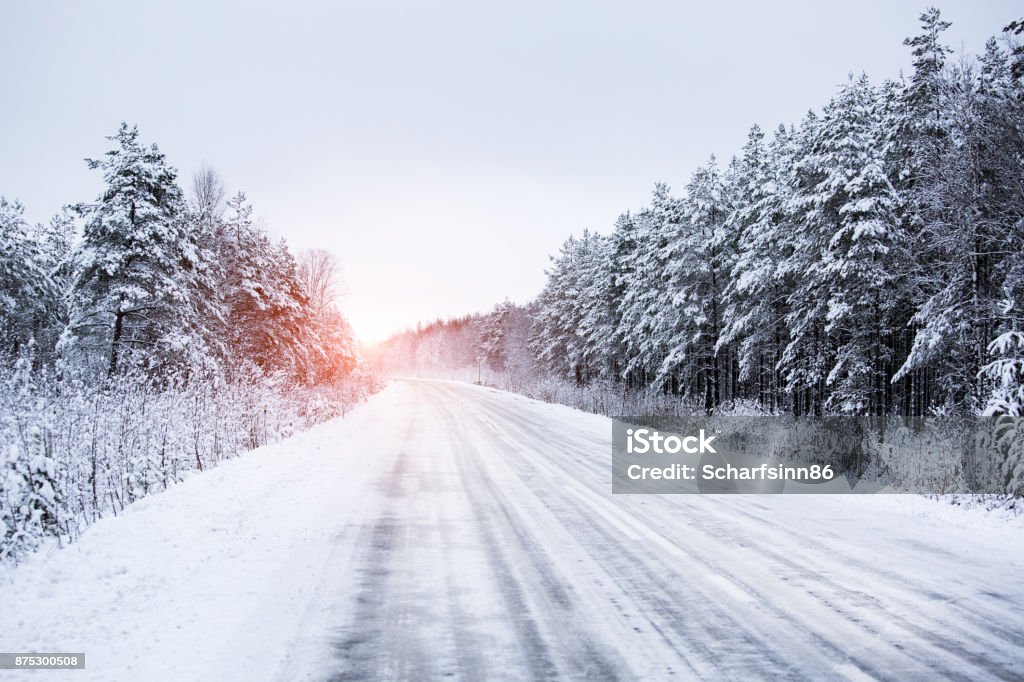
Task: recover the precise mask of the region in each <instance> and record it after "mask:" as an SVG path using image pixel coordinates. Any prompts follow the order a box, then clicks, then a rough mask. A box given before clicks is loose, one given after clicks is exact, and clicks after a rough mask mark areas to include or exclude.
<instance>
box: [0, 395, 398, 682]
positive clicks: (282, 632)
mask: <svg viewBox="0 0 1024 682" xmlns="http://www.w3.org/2000/svg"><path fill="white" fill-rule="evenodd" d="M392 398H393V392H392V391H385V392H383V394H378V395H376V396H373V397H371V398H370V400H369V403H367V404H364V405H361V406H359V407H358V408H356V409H355V410H354V411H352V412H351V413H350V414H349V415H348V416H347V417H346V418H345V419H334V420H332V421H329V422H326V423H324V424H321V425H318V426H315V427H313V428H311V429H309V430H307V431H304V432H302V433H299V434H297V435H296V436H294V437H292V438H290V439H287V440H285V441H281V442H278V443H275V444H273V445H268V446H265V447H261V448H259V449H257V450H254V451H252V452H250V453H248V454H246V455H244V456H242V457H239V458H237V459H233V460H230V461H227V462H224V463H223V464H222V465H221V466H219V467H217V468H216V469H214V470H210V471H207V472H204V473H202V474H197V475H192V476H190V477H189V478H188V479H187V480H186V481H184V482H183V483H181V484H179V485H177V486H175V487H174V488H172V489H170V490H168V491H166V492H163V493H160V494H157V495H154V496H152V497H149V498H146V499H143V500H141V501H139V502H137V503H135V504H133V505H131V506H130V507H128V508H127V509H126V510H125V512H124V513H123V514H122V515H121V516H119V517H117V518H114V517H108V518H105V519H102V520H100V521H99V522H97V523H96V524H95V525H94V526H93V527H91V528H90V529H88V530H87V532H86V533H85V534H84V535H83V537H82V539H81V540H80V542H78V543H75V544H73V545H71V546H70V547H67V548H65V549H63V550H56V551H49V552H41V553H39V554H37V555H35V556H33V557H31V558H30V559H29V561H27V562H25V563H24V564H22V565H21V566H18V567H16V568H7V569H4V570H3V571H2V572H0V603H2V604H3V608H2V609H0V650H2V651H8V652H53V651H66V652H84V653H85V654H86V670H85V675H82V673H81V671H74V672H61V673H57V672H50V673H38V672H36V673H32V676H33V679H39V678H40V676H41V675H42V676H45V675H49V676H52V677H55V678H56V677H58V676H61V677H65V676H74V678H75V679H97V680H127V679H144V680H161V679H208V678H209V677H208V675H209V672H210V671H211V670H213V669H218V668H220V669H223V668H224V667H225V666H227V667H228V668H229V669H230V670H232V671H234V676H235V677H237V678H238V679H252V678H253V677H260V678H262V677H266V676H267V673H268V671H270V670H274V669H275V668H276V667H277V666H278V664H279V663H280V661H281V660H282V659H283V658H284V655H285V652H286V650H287V647H288V641H289V635H290V633H292V632H294V631H295V630H296V628H297V621H298V620H299V619H300V618H301V616H302V613H303V612H304V610H305V608H306V605H307V603H308V601H309V600H310V598H311V597H312V596H313V594H312V592H313V590H315V589H316V587H317V585H318V584H319V583H320V579H319V578H320V576H319V572H320V571H321V570H322V568H323V566H324V562H325V557H326V556H327V554H328V552H329V551H330V550H331V548H332V542H331V540H332V537H333V536H334V535H335V534H336V533H337V532H338V526H339V525H340V524H343V523H344V522H345V519H346V517H347V516H348V515H349V514H348V513H347V512H348V510H349V509H350V508H351V506H352V505H355V504H358V502H359V495H360V494H362V493H364V492H366V491H367V490H369V489H370V488H371V486H369V485H367V481H366V477H367V476H368V475H369V473H370V472H371V469H370V467H369V464H368V463H367V462H366V461H365V460H363V459H361V458H360V456H359V455H360V453H361V452H362V451H363V450H365V449H366V445H367V443H366V442H365V439H366V438H370V437H372V435H373V434H374V433H375V432H379V431H380V429H375V428H370V427H371V425H373V424H374V423H375V422H376V421H377V420H379V419H381V415H383V414H386V413H387V411H388V410H387V407H386V403H388V402H389V400H391V399H392ZM240 633H245V634H246V635H248V636H252V637H256V638H257V639H256V640H255V641H258V642H259V645H258V646H255V647H254V646H250V644H251V642H250V643H246V642H239V641H237V640H238V637H239V635H240ZM25 676H26V673H23V672H12V671H0V679H24V678H25Z"/></svg>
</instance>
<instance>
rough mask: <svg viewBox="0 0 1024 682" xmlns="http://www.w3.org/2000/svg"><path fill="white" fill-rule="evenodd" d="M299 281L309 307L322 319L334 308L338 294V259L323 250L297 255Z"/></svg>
mask: <svg viewBox="0 0 1024 682" xmlns="http://www.w3.org/2000/svg"><path fill="white" fill-rule="evenodd" d="M298 260H299V281H301V282H302V286H303V287H304V288H305V290H306V295H307V296H309V304H310V307H312V308H313V310H314V311H315V313H316V315H317V316H318V317H320V318H321V319H323V318H324V317H326V315H327V314H328V313H329V312H330V311H331V309H332V308H333V307H334V304H335V303H336V302H337V300H338V296H339V294H340V293H341V292H340V281H339V280H340V267H339V265H338V259H337V258H335V257H334V255H333V254H331V253H329V252H327V251H324V250H323V249H307V250H305V251H302V252H300V253H299V258H298Z"/></svg>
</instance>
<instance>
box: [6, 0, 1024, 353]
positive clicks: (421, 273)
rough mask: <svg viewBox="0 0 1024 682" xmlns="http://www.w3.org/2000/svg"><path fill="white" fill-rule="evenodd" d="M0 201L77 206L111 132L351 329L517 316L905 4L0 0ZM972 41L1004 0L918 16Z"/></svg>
mask: <svg viewBox="0 0 1024 682" xmlns="http://www.w3.org/2000/svg"><path fill="white" fill-rule="evenodd" d="M0 2H2V4H0V31H2V36H0V63H2V64H3V67H2V68H0V131H2V132H0V194H2V195H4V196H7V197H8V198H19V199H21V200H22V202H23V203H24V204H25V205H26V213H27V216H28V218H29V219H30V220H32V221H41V220H45V219H46V218H47V217H48V216H49V215H50V214H52V213H53V212H55V211H56V210H57V209H58V208H59V207H60V206H61V205H62V204H65V203H72V202H76V201H82V200H88V199H90V198H92V197H94V196H95V195H96V193H97V191H98V189H99V178H98V177H97V174H96V173H95V172H90V171H89V170H88V169H87V168H86V166H85V164H84V163H83V161H82V159H83V158H84V157H87V156H99V155H101V154H102V153H103V152H104V151H105V150H106V149H107V144H108V143H107V142H106V141H105V140H104V139H103V136H104V135H109V134H112V133H113V132H115V131H116V129H117V126H118V124H119V122H120V121H121V120H126V121H128V122H129V123H136V124H138V125H139V128H140V131H141V134H142V137H143V139H144V140H145V141H147V142H157V143H158V144H159V146H160V148H161V149H162V150H163V151H164V152H165V153H166V154H167V156H168V158H169V160H170V161H171V163H173V164H174V165H175V166H176V167H177V168H178V169H179V171H180V173H181V179H182V184H183V185H185V186H187V185H188V180H189V178H190V176H191V174H192V172H193V171H194V170H195V169H196V168H197V167H198V166H199V165H200V164H203V163H207V164H209V165H211V166H212V167H214V168H215V169H217V170H218V171H219V172H220V174H221V175H222V176H223V178H224V180H225V182H226V184H227V186H228V188H229V190H231V191H234V190H236V189H243V190H245V191H246V192H247V194H248V195H249V198H250V199H251V200H252V202H253V204H254V205H255V210H256V214H257V215H258V216H260V217H262V218H263V219H265V220H266V222H267V224H268V225H269V227H270V228H271V229H272V231H273V232H274V233H276V234H279V235H282V236H284V237H286V238H287V239H288V241H289V243H290V244H291V245H292V246H293V247H295V248H297V249H298V248H307V247H319V248H324V249H327V250H330V251H332V252H333V253H335V254H336V255H337V256H338V257H339V259H340V260H341V262H342V263H343V266H344V271H345V275H344V276H345V284H346V288H347V293H346V296H345V299H344V302H343V303H344V309H345V312H346V313H347V314H348V316H349V317H350V319H351V320H352V322H353V325H354V326H355V329H356V331H357V333H359V334H360V336H361V337H362V338H364V339H365V340H374V339H379V338H381V337H383V336H386V335H387V334H388V333H390V332H392V331H394V330H398V329H401V328H402V327H405V326H408V325H412V324H415V323H416V321H417V320H428V319H432V318H435V317H439V316H449V315H457V314H461V313H465V312H471V311H476V310H486V309H489V308H490V307H491V306H492V305H493V304H494V303H495V302H497V301H500V300H502V299H504V298H506V297H508V298H510V299H512V300H514V301H519V302H525V301H527V300H529V299H530V298H532V297H533V296H534V295H536V294H537V293H538V291H539V290H540V287H541V286H542V284H543V278H544V274H543V270H544V268H545V266H546V265H547V262H548V260H547V256H548V254H550V253H553V252H554V251H555V250H557V248H558V246H559V244H560V243H561V242H562V241H563V240H564V239H565V238H566V237H567V236H568V235H569V234H572V233H577V234H578V233H579V232H581V231H582V229H583V228H585V227H589V228H592V229H596V230H598V231H602V232H607V231H608V230H609V229H610V228H611V226H612V223H613V222H614V220H615V217H616V216H617V215H618V214H619V213H621V212H622V211H624V210H626V209H632V208H637V207H639V206H642V205H643V204H644V203H645V202H646V200H647V198H648V195H649V193H650V190H651V188H652V186H653V184H654V183H655V182H656V181H659V180H660V181H665V182H668V183H669V184H670V185H671V186H673V187H675V188H681V187H682V186H683V185H684V183H685V182H686V180H687V178H688V176H689V174H690V172H691V171H692V170H693V169H694V168H695V167H696V166H697V165H699V164H701V163H703V162H704V161H705V160H706V159H707V157H708V155H709V154H711V153H715V154H716V155H717V156H718V157H719V158H720V159H723V160H726V159H728V157H729V156H731V155H732V154H733V153H735V152H736V151H737V150H738V149H739V147H740V146H741V145H742V143H743V140H744V137H745V135H746V131H747V129H748V128H749V127H750V125H751V124H752V123H755V122H757V123H759V124H761V125H762V126H763V127H766V128H768V129H771V128H774V127H775V126H776V125H778V123H780V122H792V121H796V120H798V119H799V118H801V117H802V115H803V114H804V112H805V111H806V110H807V109H808V108H811V107H815V108H817V107H820V106H821V105H822V104H823V103H824V102H825V101H826V100H827V98H828V97H829V96H830V95H831V94H832V93H833V92H834V91H835V88H836V87H837V86H838V85H839V84H840V83H841V82H843V81H844V80H845V79H846V76H847V74H848V73H849V72H851V71H857V72H860V71H866V72H867V73H868V74H869V75H870V76H871V77H872V79H873V80H876V81H880V80H882V79H884V78H886V77H894V76H896V75H897V74H898V73H899V72H900V70H901V69H904V70H905V69H907V67H908V66H909V57H908V50H907V48H906V47H904V46H903V45H902V39H903V38H904V37H905V36H907V35H911V34H914V33H916V31H917V16H918V14H919V13H920V11H921V10H922V9H923V8H924V6H925V5H924V4H923V3H922V4H920V5H919V4H916V3H911V2H896V1H894V0H859V1H857V2H804V3H801V2H749V3H733V2H724V1H717V2H703V3H688V2H681V1H680V2H663V3H657V2H636V1H631V2H618V3H602V2H594V1H592V0H590V1H583V2H571V3H570V2H566V3H557V2H550V1H548V2H539V3H533V2H523V1H522V0H516V1H515V2H505V3H501V5H500V6H499V4H498V3H488V2H480V1H479V0H477V1H475V2H467V3H432V2H403V3H395V2H382V1H379V0H376V1H368V2H359V3H352V2H323V3H303V2H296V1H294V0H289V1H280V2H276V3H270V4H260V3H255V2H245V3H237V4H230V3H212V2H209V0H202V1H198V2H193V1H185V0H176V1H175V2H163V3H142V2H125V3H115V2H103V3H100V2H87V1H82V0H79V1H77V2H67V3H57V2H14V1H13V0H0ZM938 6H939V7H940V8H941V9H942V10H943V13H944V16H945V18H946V19H948V20H950V21H952V22H953V27H952V28H951V29H950V30H949V31H948V32H947V42H948V43H949V44H951V45H952V46H954V47H955V48H956V49H958V50H959V49H965V50H967V51H970V52H977V51H979V50H980V49H981V48H982V46H983V44H984V41H985V39H986V38H987V37H988V36H990V35H993V34H995V33H998V32H999V31H1000V29H1001V28H1002V27H1003V26H1004V25H1005V24H1006V23H1008V22H1009V21H1010V20H1012V19H1014V18H1016V17H1017V16H1018V15H1021V14H1024V12H1022V11H1021V9H1020V7H1019V5H1017V3H1015V2H995V1H990V2H985V1H983V0H970V1H961V0H957V1H955V2H953V1H944V2H940V3H938Z"/></svg>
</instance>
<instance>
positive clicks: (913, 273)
mask: <svg viewBox="0 0 1024 682" xmlns="http://www.w3.org/2000/svg"><path fill="white" fill-rule="evenodd" d="M948 26H949V23H947V22H945V21H943V20H942V18H941V16H940V14H939V12H938V11H937V10H934V9H931V10H928V11H927V12H925V13H924V14H923V15H922V16H921V33H920V34H918V35H917V36H914V37H912V38H909V39H907V40H906V45H907V46H908V47H910V49H911V51H912V54H913V72H912V73H911V74H910V76H909V77H907V78H903V79H901V80H897V81H886V82H884V83H882V84H881V85H877V86H876V85H873V84H872V83H871V82H870V81H869V80H868V78H867V77H866V76H851V77H850V79H849V80H848V82H846V83H845V84H844V85H843V86H842V87H841V88H840V89H839V92H838V93H837V94H836V95H835V96H834V97H833V98H832V99H831V100H830V101H829V102H828V103H827V104H826V105H825V106H824V107H823V108H822V109H821V111H820V112H816V111H811V112H809V113H808V114H807V116H806V117H805V118H804V119H803V120H802V121H801V122H800V123H799V124H798V125H791V126H779V127H778V128H777V129H776V130H775V131H774V133H773V134H772V135H766V134H765V133H764V131H762V129H761V128H759V127H758V126H754V127H753V128H751V130H750V133H749V135H748V137H747V141H746V144H745V145H744V146H743V148H742V150H741V152H740V153H739V154H738V155H736V156H734V157H733V158H732V159H731V160H730V161H729V162H728V163H727V164H725V165H724V167H723V166H721V165H720V164H719V163H717V161H716V160H715V159H714V158H712V159H711V160H710V161H709V162H708V163H707V164H706V165H704V166H702V167H701V168H698V169H697V170H696V171H695V172H694V173H693V175H692V177H691V178H690V181H689V182H688V184H687V185H686V187H685V189H684V192H682V194H681V195H675V194H673V193H672V192H670V190H669V188H668V187H667V186H665V185H661V184H659V185H657V186H656V187H655V190H654V193H653V196H652V198H651V202H650V204H649V205H648V206H647V207H644V208H643V209H641V210H639V211H636V212H628V213H624V214H623V215H622V216H620V217H619V219H618V221H617V222H616V224H615V226H614V229H613V230H612V231H611V233H610V234H608V235H601V234H595V233H592V232H584V234H583V235H582V236H581V237H573V238H570V239H568V240H567V241H566V242H565V243H564V245H563V246H562V248H561V250H560V252H559V253H558V255H557V256H555V257H554V258H553V262H552V266H551V268H550V270H549V271H548V273H547V283H546V286H545V287H544V290H543V291H542V293H541V294H540V296H539V297H538V299H537V301H536V302H535V303H534V315H535V319H534V324H533V327H532V331H531V334H530V346H531V348H532V349H533V350H534V352H535V355H536V358H537V361H538V363H539V364H540V366H541V367H542V368H543V369H544V370H545V371H547V372H549V373H551V374H554V375H557V376H562V377H566V378H568V379H570V380H572V381H574V382H576V383H578V384H587V383H588V382H592V381H594V380H595V379H607V380H611V381H613V382H620V383H622V384H623V385H624V386H625V387H626V388H633V387H637V388H639V387H648V386H653V387H656V388H658V389H661V390H664V391H667V392H670V393H672V394H677V395H680V396H683V397H685V398H688V399H689V400H690V401H691V402H692V403H693V404H696V405H700V406H701V407H702V408H703V409H705V410H707V411H708V412H711V411H714V410H716V409H718V408H719V407H720V406H722V405H723V404H728V403H731V402H733V401H737V400H753V401H756V403H757V404H758V405H760V406H763V407H764V408H765V409H767V410H770V411H773V412H791V413H794V414H798V415H799V414H826V413H831V414H836V413H841V414H866V415H887V414H902V415H927V414H935V413H937V412H943V411H960V412H978V411H982V410H985V409H986V408H989V407H991V408H992V409H995V410H1002V411H1004V412H1014V413H1016V414H1020V412H1021V410H1022V404H1024V400H1022V399H1021V398H1022V395H1021V388H1020V387H1021V377H1022V375H1024V364H1022V362H1024V360H1022V357H1024V338H1022V336H1021V332H1022V329H1024V327H1022V324H1021V322H1022V317H1024V313H1022V309H1024V308H1022V306H1024V81H1022V76H1024V54H1022V52H1021V49H1020V47H1018V46H1016V44H1015V43H1014V42H1012V40H1010V37H1011V34H1019V33H1020V32H1021V27H1022V25H1021V24H1017V23H1015V24H1011V26H1010V27H1008V28H1007V29H1006V34H1007V36H1006V38H1007V39H1006V40H1005V41H1004V44H1003V45H1001V44H1000V41H998V40H996V39H994V38H993V39H992V40H990V41H989V42H988V43H987V44H986V48H985V51H984V53H983V54H981V55H979V56H977V57H964V58H961V59H954V58H953V57H952V56H951V50H950V49H949V48H948V47H947V46H945V45H944V44H943V43H942V40H941V36H942V32H943V31H944V30H945V29H946V28H948Z"/></svg>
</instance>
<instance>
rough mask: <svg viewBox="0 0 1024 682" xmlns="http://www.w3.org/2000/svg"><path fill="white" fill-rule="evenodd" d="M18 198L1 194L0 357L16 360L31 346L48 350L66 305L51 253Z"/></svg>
mask: <svg viewBox="0 0 1024 682" xmlns="http://www.w3.org/2000/svg"><path fill="white" fill-rule="evenodd" d="M23 215H24V208H23V207H22V205H21V204H20V203H18V202H9V201H7V199H5V198H3V197H0V358H3V359H5V360H7V361H12V360H13V359H15V358H18V357H20V356H21V355H22V354H23V353H24V352H25V351H26V350H27V347H28V346H29V344H32V345H34V346H35V348H34V349H33V357H36V356H35V354H36V353H38V352H39V345H40V343H41V342H42V343H43V344H44V348H46V350H49V348H50V347H52V346H51V341H50V340H51V339H52V338H53V336H54V329H55V327H56V325H57V324H58V323H59V321H60V317H61V312H62V306H61V299H60V294H61V292H60V291H59V289H58V286H57V283H56V282H55V281H54V279H53V277H52V276H51V275H52V274H53V271H54V269H55V268H54V263H53V260H54V258H55V256H52V255H51V254H50V253H49V251H48V249H47V247H48V246H49V245H48V244H46V243H45V242H44V241H41V240H40V239H39V236H40V235H39V234H38V233H37V231H36V230H33V229H31V228H29V226H28V225H27V224H26V223H25V220H24V217H23Z"/></svg>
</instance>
